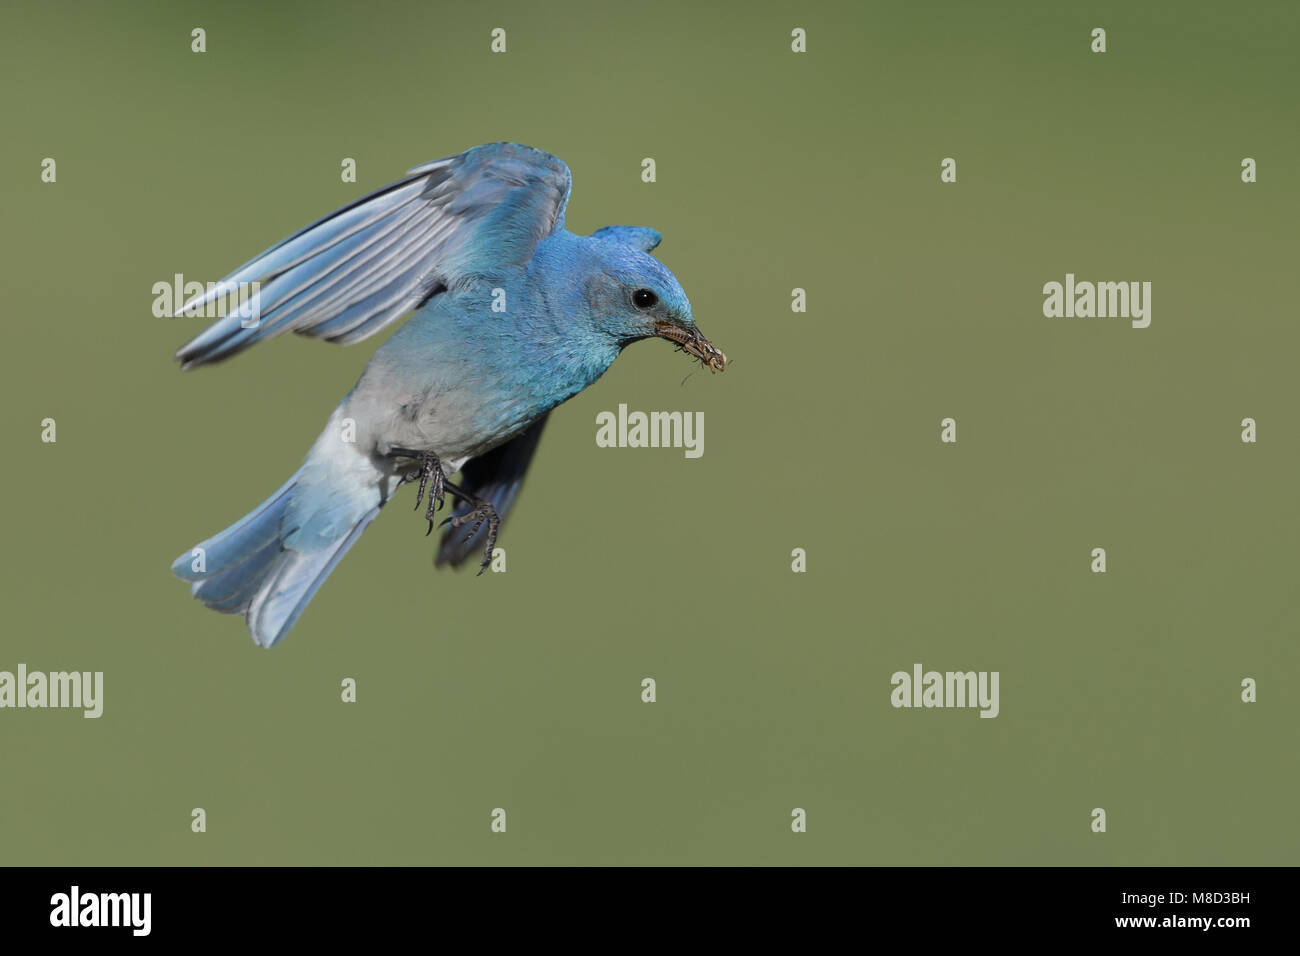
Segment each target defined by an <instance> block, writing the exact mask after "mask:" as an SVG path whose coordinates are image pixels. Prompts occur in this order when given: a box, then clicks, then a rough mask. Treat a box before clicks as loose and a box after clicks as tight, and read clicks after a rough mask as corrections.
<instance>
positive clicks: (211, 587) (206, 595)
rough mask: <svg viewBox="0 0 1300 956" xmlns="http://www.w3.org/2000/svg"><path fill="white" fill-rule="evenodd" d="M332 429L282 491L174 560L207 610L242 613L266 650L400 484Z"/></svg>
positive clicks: (294, 619)
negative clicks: (340, 439)
mask: <svg viewBox="0 0 1300 956" xmlns="http://www.w3.org/2000/svg"><path fill="white" fill-rule="evenodd" d="M332 431H333V430H332V429H331V428H327V429H326V431H325V433H323V434H322V436H321V438H320V439H319V440H318V441H317V443H316V446H315V447H313V449H312V451H311V453H310V454H309V455H308V456H307V460H306V462H304V464H303V467H302V468H300V469H299V470H298V471H297V472H295V473H294V475H293V477H292V478H290V479H289V480H288V481H286V482H285V483H284V484H283V485H282V486H281V487H280V489H279V490H278V491H277V492H276V493H275V494H273V495H272V496H271V497H270V498H268V499H267V500H266V501H264V502H263V503H262V504H261V505H260V506H258V507H257V508H256V509H254V510H253V511H251V512H250V513H249V514H247V515H245V516H244V517H243V518H241V519H240V520H239V521H237V522H235V524H233V525H231V526H230V527H229V528H227V529H226V530H224V531H222V532H220V533H218V534H216V535H213V536H212V537H211V538H209V539H208V540H206V541H203V542H201V543H200V544H198V545H196V546H195V547H194V548H193V549H191V550H190V551H187V552H185V553H184V554H182V555H181V556H180V557H178V558H177V559H176V560H175V561H174V562H173V563H172V572H173V573H174V574H175V575H176V576H177V577H179V578H181V579H183V580H185V581H189V582H190V593H191V594H193V595H194V596H195V597H196V598H198V599H199V600H200V601H202V602H203V604H204V605H206V606H207V607H210V608H212V609H213V610H214V611H220V612H221V613H223V614H243V615H244V616H245V620H246V622H247V624H248V630H249V633H250V634H252V636H253V641H254V642H255V643H257V644H259V645H261V646H262V647H273V646H274V645H276V644H278V643H279V642H280V641H281V640H282V639H283V638H284V636H285V635H286V634H287V633H289V630H290V629H291V628H292V627H293V625H294V624H295V623H296V622H297V620H298V617H299V615H301V614H302V612H303V609H304V608H306V606H307V604H308V602H309V601H311V599H312V598H313V597H314V596H315V594H316V592H317V590H319V589H320V586H321V584H323V583H324V581H325V579H326V578H327V577H329V574H330V572H331V571H333V570H334V567H335V565H337V564H338V563H339V561H341V560H342V558H343V555H345V554H346V553H347V551H348V549H349V548H351V547H352V545H353V544H355V543H356V540H357V538H359V537H360V536H361V532H362V531H364V530H365V529H366V526H367V525H369V524H370V522H371V521H373V520H374V519H375V516H376V515H378V514H379V509H380V508H381V507H383V504H384V501H386V500H387V497H388V496H389V494H391V491H392V490H393V489H394V488H395V487H396V484H397V483H398V482H399V481H400V479H399V478H397V477H395V476H390V475H388V474H386V473H384V472H382V471H380V470H379V469H378V468H377V467H376V466H375V464H374V463H373V462H372V461H371V460H370V459H369V458H368V457H366V456H365V455H364V454H363V453H361V452H360V451H359V450H357V449H356V447H355V446H353V445H346V446H344V445H341V444H339V443H337V442H335V441H334V440H333V439H332V437H331V434H332Z"/></svg>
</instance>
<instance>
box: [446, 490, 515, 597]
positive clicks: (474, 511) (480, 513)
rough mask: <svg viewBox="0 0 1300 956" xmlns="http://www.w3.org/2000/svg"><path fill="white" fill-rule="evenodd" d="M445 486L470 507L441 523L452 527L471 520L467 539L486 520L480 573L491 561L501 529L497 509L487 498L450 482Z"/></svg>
mask: <svg viewBox="0 0 1300 956" xmlns="http://www.w3.org/2000/svg"><path fill="white" fill-rule="evenodd" d="M445 487H446V489H447V490H448V491H449V492H451V493H452V494H453V495H455V496H456V497H457V498H459V499H461V500H462V501H464V502H465V503H466V504H469V505H471V506H472V507H471V508H470V510H469V511H467V512H465V513H464V514H463V515H455V516H453V517H451V518H444V519H443V520H442V524H449V525H451V526H452V527H453V528H460V527H464V526H465V525H467V524H469V523H470V522H471V521H472V522H474V526H473V527H471V528H470V529H469V534H467V535H465V540H466V541H468V540H469V539H470V538H472V537H474V535H476V534H477V533H478V529H479V528H481V527H483V522H484V521H486V522H487V544H486V545H485V546H484V547H483V562H482V564H480V565H479V569H478V573H479V574H482V573H483V572H484V571H486V570H487V569H488V566H489V565H490V564H491V563H492V551H493V549H495V548H496V546H497V532H498V531H500V530H501V516H500V515H498V514H497V509H496V508H494V507H493V506H492V502H490V501H488V500H487V499H485V498H479V497H476V496H474V495H471V494H467V493H466V492H464V491H462V490H461V489H460V488H457V487H456V486H455V485H453V484H452V483H451V482H446V483H445ZM439 527H441V525H439Z"/></svg>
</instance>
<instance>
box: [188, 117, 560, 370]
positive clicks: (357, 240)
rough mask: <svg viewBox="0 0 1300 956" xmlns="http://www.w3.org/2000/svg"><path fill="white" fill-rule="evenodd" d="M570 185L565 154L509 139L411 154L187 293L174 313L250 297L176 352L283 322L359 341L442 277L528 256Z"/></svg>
mask: <svg viewBox="0 0 1300 956" xmlns="http://www.w3.org/2000/svg"><path fill="white" fill-rule="evenodd" d="M570 185H571V178H570V175H569V167H568V166H566V165H565V164H564V163H563V162H562V161H561V160H559V159H557V158H556V157H554V156H552V155H551V154H550V153H544V152H542V151H541V150H538V149H532V148H531V147H528V146H520V145H518V144H515V143H493V144H490V145H487V146H475V147H474V148H473V149H469V150H466V151H465V152H463V153H460V154H459V155H456V156H448V157H446V158H445V159H438V160H434V161H433V162H431V163H425V164H424V165H423V166H417V167H415V168H414V169H412V170H411V171H410V172H409V173H408V174H407V176H406V178H405V179H401V180H398V181H397V182H395V183H393V184H392V185H390V186H385V187H384V188H383V189H380V190H379V191H377V192H374V193H371V194H370V195H369V196H366V197H364V198H363V199H359V200H357V201H356V202H354V203H352V204H351V205H348V206H344V207H343V208H342V209H340V210H338V211H337V212H334V213H331V214H330V215H328V216H326V217H325V218H324V219H321V220H320V221H319V222H315V223H313V224H312V225H310V226H307V227H306V228H305V229H301V230H299V231H298V232H296V233H294V234H293V235H292V236H290V237H289V238H287V239H285V240H283V241H282V242H280V243H277V244H276V245H274V246H272V247H271V248H270V249H268V250H266V252H264V253H262V254H261V255H260V256H258V257H257V258H255V259H253V260H252V261H251V262H249V263H247V264H245V265H244V266H242V267H240V268H239V269H236V270H235V271H234V272H232V273H231V274H230V275H228V276H226V278H225V279H223V280H222V281H221V282H220V283H215V284H213V285H212V286H209V287H208V290H207V291H206V292H205V293H203V294H201V295H197V296H195V297H194V298H193V299H190V300H189V301H188V302H186V303H185V305H183V306H182V307H181V308H180V309H178V310H177V312H176V314H177V315H185V314H186V313H187V312H193V311H194V310H200V311H199V312H198V314H203V310H207V309H208V308H210V307H211V306H210V304H213V305H218V306H219V305H221V304H222V303H223V300H224V302H225V303H230V302H232V301H235V300H239V301H246V302H247V305H246V306H245V307H244V308H242V309H237V308H234V307H231V308H229V309H228V314H227V313H225V312H223V313H222V314H223V315H225V317H224V318H222V319H221V320H220V321H217V322H214V323H213V324H212V325H210V326H209V327H208V328H207V329H206V330H204V331H203V332H202V333H201V334H200V335H198V336H197V337H196V338H195V339H194V340H193V341H191V342H190V343H189V344H188V345H185V346H184V347H183V348H181V349H180V351H178V352H177V353H176V357H177V358H178V359H180V360H181V362H182V363H184V364H183V367H184V368H193V367H194V366H197V365H203V364H204V363H207V362H212V361H216V360H217V359H223V358H226V357H227V356H230V355H233V354H235V353H236V352H239V351H241V350H243V349H246V348H248V346H250V345H253V344H254V343H256V342H260V341H262V340H263V339H268V338H271V337H272V336H275V335H279V334H280V333H281V332H289V331H293V332H297V333H299V334H301V335H311V336H314V337H317V338H323V339H326V340H328V341H331V342H338V343H340V344H343V345H350V344H351V343H353V342H359V341H360V340H361V339H364V338H366V337H367V336H370V335H373V334H374V333H376V332H378V331H379V330H380V329H382V328H384V327H385V326H386V325H388V324H390V323H391V322H393V321H395V320H397V319H400V318H402V317H403V316H405V315H406V314H407V313H409V312H411V311H412V310H413V309H414V308H416V307H417V306H418V305H420V303H422V302H423V301H424V300H425V299H427V298H429V296H431V295H432V294H434V293H435V292H437V291H438V290H439V289H441V288H446V287H449V286H451V285H453V284H454V283H456V282H458V281H464V280H467V279H469V278H471V277H474V276H488V277H490V276H493V275H495V274H498V273H499V272H501V271H502V270H504V269H506V268H508V267H510V266H517V265H526V264H527V263H528V262H529V261H530V260H531V259H532V256H533V250H534V248H535V247H536V245H537V243H538V242H539V241H540V240H541V239H543V238H544V237H546V236H547V235H550V234H551V233H552V232H554V231H557V230H559V229H562V228H563V227H564V207H565V205H566V204H567V203H568V201H569V191H570ZM253 282H256V283H258V284H259V285H258V287H256V292H253V291H252V290H253V288H254V287H252V286H251V285H248V284H250V283H253ZM241 287H242V289H243V293H242V294H241V293H239V292H235V293H232V292H231V291H230V290H239V289H241ZM207 314H213V313H212V312H210V311H209V312H208V313H207Z"/></svg>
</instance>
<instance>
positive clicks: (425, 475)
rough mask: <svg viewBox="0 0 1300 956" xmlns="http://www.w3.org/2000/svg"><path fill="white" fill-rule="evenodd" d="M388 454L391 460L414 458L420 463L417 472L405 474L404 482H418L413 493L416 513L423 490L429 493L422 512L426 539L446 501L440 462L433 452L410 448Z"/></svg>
mask: <svg viewBox="0 0 1300 956" xmlns="http://www.w3.org/2000/svg"><path fill="white" fill-rule="evenodd" d="M388 454H389V455H390V456H391V457H393V458H414V459H416V460H417V461H419V463H420V468H419V470H418V471H412V472H410V473H409V474H407V475H406V476H405V480H406V481H415V480H416V479H417V478H418V479H419V481H420V486H419V487H418V488H417V489H416V491H415V510H416V511H419V510H420V502H421V501H423V500H424V492H425V489H426V488H427V489H428V491H429V507H428V508H427V509H426V510H425V512H424V517H425V520H426V521H428V522H429V527H428V530H426V531H425V532H424V534H425V537H428V535H429V533H430V532H432V531H433V517H434V515H435V514H436V513H437V511H438V509H439V508H441V507H442V505H443V502H444V501H445V500H446V487H447V480H446V475H444V474H443V471H442V462H441V461H439V460H438V456H437V455H435V454H433V452H428V451H413V450H411V449H410V448H394V449H392V451H390V452H389V453H388Z"/></svg>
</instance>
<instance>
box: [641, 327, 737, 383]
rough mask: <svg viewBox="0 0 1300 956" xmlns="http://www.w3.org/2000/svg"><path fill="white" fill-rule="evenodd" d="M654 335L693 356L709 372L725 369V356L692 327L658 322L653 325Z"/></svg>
mask: <svg viewBox="0 0 1300 956" xmlns="http://www.w3.org/2000/svg"><path fill="white" fill-rule="evenodd" d="M655 335H657V336H659V338H661V339H667V340H668V341H669V342H676V343H677V344H678V345H679V346H681V349H682V351H684V352H687V353H689V354H690V355H694V356H695V357H696V358H697V359H699V360H700V361H701V362H703V363H704V364H705V365H707V366H708V367H709V371H711V372H722V371H725V370H726V368H727V356H726V353H724V352H723V351H722V349H719V348H715V347H714V345H713V343H712V342H710V341H709V340H708V339H706V338H705V337H704V336H703V335H701V334H700V330H699V329H697V328H695V327H694V326H690V327H687V326H684V325H677V324H676V323H674V322H665V321H664V320H662V319H661V320H659V321H658V322H656V323H655Z"/></svg>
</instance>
